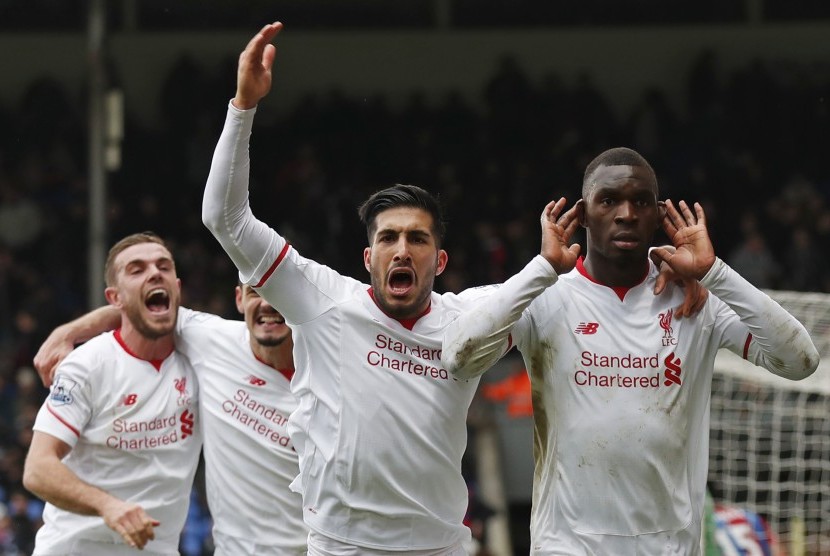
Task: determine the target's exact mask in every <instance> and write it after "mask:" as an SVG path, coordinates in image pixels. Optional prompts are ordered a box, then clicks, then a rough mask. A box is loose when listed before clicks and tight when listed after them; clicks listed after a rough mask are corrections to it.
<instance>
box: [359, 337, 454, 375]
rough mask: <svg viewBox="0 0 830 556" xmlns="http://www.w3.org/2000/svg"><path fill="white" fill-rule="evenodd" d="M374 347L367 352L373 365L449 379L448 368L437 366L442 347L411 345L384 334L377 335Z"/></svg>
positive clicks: (411, 373) (367, 357)
mask: <svg viewBox="0 0 830 556" xmlns="http://www.w3.org/2000/svg"><path fill="white" fill-rule="evenodd" d="M374 347H375V348H377V349H372V350H369V352H368V353H367V354H366V362H367V363H369V365H371V366H372V367H379V368H382V369H387V370H390V371H396V372H399V373H406V374H410V375H414V376H422V377H425V378H431V379H435V380H449V373H447V370H446V369H443V368H441V367H438V366H437V364H439V363H440V361H441V350H440V349H433V348H427V347H424V346H421V345H417V344H416V345H410V344H407V343H404V342H401V341H398V340H395V339H393V338H390V337H389V336H386V335H384V334H378V335H377V336H376V337H375V344H374ZM432 362H436V363H435V364H433V363H432Z"/></svg>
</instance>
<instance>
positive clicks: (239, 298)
mask: <svg viewBox="0 0 830 556" xmlns="http://www.w3.org/2000/svg"><path fill="white" fill-rule="evenodd" d="M243 287H244V286H236V310H237V311H239V314H240V315H241V314H244V313H245V306H244V305H243V304H242V293H243V292H242V288H243Z"/></svg>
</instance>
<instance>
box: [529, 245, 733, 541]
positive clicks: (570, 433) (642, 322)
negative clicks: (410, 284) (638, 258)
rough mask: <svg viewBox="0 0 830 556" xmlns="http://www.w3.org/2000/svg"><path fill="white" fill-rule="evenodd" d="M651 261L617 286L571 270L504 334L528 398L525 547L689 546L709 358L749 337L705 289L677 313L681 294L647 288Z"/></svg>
mask: <svg viewBox="0 0 830 556" xmlns="http://www.w3.org/2000/svg"><path fill="white" fill-rule="evenodd" d="M580 263H581V260H580ZM650 269H651V270H650V273H649V275H648V276H647V277H646V279H645V280H644V281H643V282H641V283H640V284H638V285H637V286H635V287H633V288H630V289H628V290H627V291H625V290H616V291H615V289H612V288H609V287H607V286H604V285H601V284H598V283H596V282H594V281H592V280H591V279H590V278H589V277H588V276H587V274H586V273H585V271H584V268H583V267H582V265H581V264H580V265H578V268H577V269H576V270H574V271H571V272H569V273H567V274H564V275H562V276H560V278H559V282H558V283H557V284H556V285H555V286H553V287H550V288H548V289H547V290H545V292H544V293H542V294H541V295H540V296H539V297H538V298H536V300H534V302H533V303H531V305H530V307H529V308H528V309H527V310H526V311H525V312H524V314H523V315H522V318H521V319H519V322H518V323H517V324H516V326H515V327H514V328H513V336H514V339H515V341H516V345H517V347H518V348H519V350H520V351H521V352H522V355H523V357H524V359H525V365H526V368H527V371H528V373H529V374H530V377H531V384H532V390H533V392H534V401H535V403H534V421H535V438H536V451H535V458H536V472H535V476H534V480H535V482H536V484H535V487H534V497H533V512H532V519H531V536H532V538H533V547H534V549H535V550H536V552H534V554H548V553H550V554H556V553H562V550H563V548H564V547H567V550H565V552H567V553H569V554H644V555H645V554H695V553H696V552H697V551H698V550H699V546H698V547H693V546H691V545H692V544H695V543H697V544H699V539H700V517H699V516H700V513H701V511H702V503H703V498H704V496H705V487H706V471H707V464H708V454H709V394H710V389H711V381H712V370H713V366H714V359H715V355H716V353H717V351H718V348H720V347H727V348H730V349H731V350H733V351H737V352H739V353H740V352H742V350H743V348H744V346H745V345H746V343H747V340H748V332H747V329H746V326H744V325H743V324H742V323H741V322H740V320H739V319H738V317H737V315H735V313H734V312H733V311H731V310H730V309H729V308H728V307H727V306H726V305H725V304H724V303H723V302H721V301H720V300H719V299H717V298H716V297H714V296H710V298H709V301H708V302H707V305H706V307H705V308H704V309H703V310H702V311H701V312H700V313H698V314H697V315H695V316H694V317H691V318H683V319H675V318H673V313H674V308H675V307H677V306H678V305H680V303H681V302H682V300H683V291H682V290H681V289H680V288H676V287H673V288H669V290H668V292H667V293H666V294H664V295H660V296H655V295H654V293H653V290H654V281H655V278H656V277H657V271H656V269H655V268H654V267H653V266H651V267H650ZM582 510H584V511H582ZM688 543H690V544H688ZM548 551H550V552H548Z"/></svg>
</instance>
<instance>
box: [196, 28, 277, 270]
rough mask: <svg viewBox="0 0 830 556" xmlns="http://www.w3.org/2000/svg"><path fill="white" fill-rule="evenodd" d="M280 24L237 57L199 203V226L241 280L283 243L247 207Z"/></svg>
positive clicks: (268, 30)
mask: <svg viewBox="0 0 830 556" xmlns="http://www.w3.org/2000/svg"><path fill="white" fill-rule="evenodd" d="M281 29H282V24H281V23H272V24H269V25H266V26H265V27H263V28H262V30H261V31H260V32H259V33H257V35H256V36H254V38H252V39H251V41H250V42H249V43H248V45H247V46H246V47H245V50H244V51H243V52H242V54H240V56H239V68H238V72H237V88H236V96H234V98H233V100H232V101H231V102H230V104H229V106H228V114H227V118H226V120H225V127H224V129H223V130H222V135H221V136H220V138H219V142H218V144H217V145H216V151H215V152H214V155H213V162H212V164H211V167H210V174H209V175H208V179H207V184H206V186H205V194H204V198H203V202H202V222H204V224H205V226H207V228H208V229H209V230H210V231H211V233H212V234H213V235H214V237H216V239H217V240H218V241H219V243H220V244H221V245H222V247H223V248H224V249H225V251H226V252H227V253H228V255H229V256H230V257H231V259H232V260H233V262H234V264H235V265H236V267H237V268H238V269H239V272H240V274H241V275H242V277H243V278H244V279H247V278H249V277H250V276H251V275H252V274H253V273H254V271H255V270H256V269H257V266H258V265H259V264H260V263H261V262H262V260H263V258H264V257H265V256H266V255H267V254H269V253H271V252H272V251H273V250H274V249H277V252H279V246H276V244H277V243H280V242H283V243H284V241H283V240H282V238H280V237H279V236H277V234H276V233H274V231H273V230H271V229H270V228H269V227H268V226H267V225H266V224H264V223H263V222H261V221H259V220H257V219H256V218H255V217H254V215H253V213H252V212H251V208H250V205H249V204H248V174H249V170H250V158H249V153H248V144H249V141H250V136H251V128H252V126H253V118H254V113H255V112H256V105H257V104H258V103H259V101H260V100H261V99H262V98H263V97H264V96H265V95H266V94H268V91H269V90H270V89H271V79H272V77H271V68H272V66H273V63H274V56H275V53H276V49H275V47H274V45H272V44H270V42H271V40H273V38H274V37H275V36H276V35H277V33H279V31H280V30H281Z"/></svg>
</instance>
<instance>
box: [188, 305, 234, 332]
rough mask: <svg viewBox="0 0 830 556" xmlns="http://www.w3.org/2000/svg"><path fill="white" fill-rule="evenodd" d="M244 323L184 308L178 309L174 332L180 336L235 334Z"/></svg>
mask: <svg viewBox="0 0 830 556" xmlns="http://www.w3.org/2000/svg"><path fill="white" fill-rule="evenodd" d="M244 327H245V323H244V322H242V321H240V320H233V319H226V318H223V317H220V316H219V315H214V314H213V313H205V312H203V311H195V310H193V309H188V308H186V307H179V313H178V318H177V320H176V332H177V333H178V334H182V335H188V336H189V335H201V334H203V333H206V332H207V333H223V332H226V333H229V334H231V333H236V332H238V331H239V330H240V328H244Z"/></svg>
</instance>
